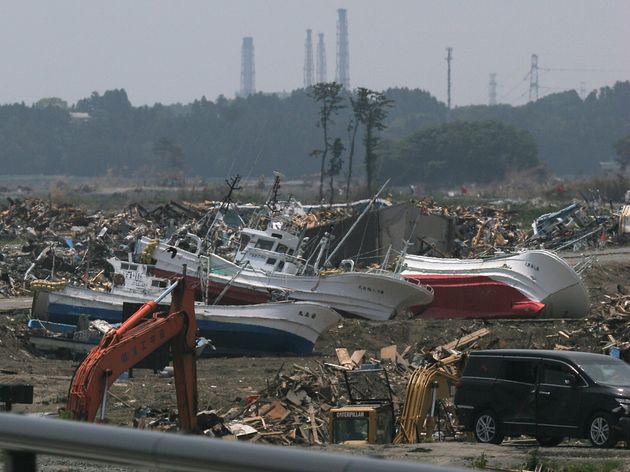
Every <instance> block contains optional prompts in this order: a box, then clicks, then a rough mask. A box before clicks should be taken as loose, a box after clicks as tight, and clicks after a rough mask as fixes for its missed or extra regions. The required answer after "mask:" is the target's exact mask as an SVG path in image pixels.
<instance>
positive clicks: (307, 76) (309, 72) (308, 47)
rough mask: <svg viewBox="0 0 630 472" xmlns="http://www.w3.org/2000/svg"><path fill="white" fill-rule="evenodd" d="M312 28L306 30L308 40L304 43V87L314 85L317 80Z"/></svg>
mask: <svg viewBox="0 0 630 472" xmlns="http://www.w3.org/2000/svg"><path fill="white" fill-rule="evenodd" d="M311 33H312V30H310V29H307V30H306V42H305V43H304V88H309V87H312V86H313V83H314V82H315V70H314V68H313V41H312V39H311Z"/></svg>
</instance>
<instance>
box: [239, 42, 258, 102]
mask: <svg viewBox="0 0 630 472" xmlns="http://www.w3.org/2000/svg"><path fill="white" fill-rule="evenodd" d="M255 93H256V71H255V69H254V38H252V37H251V36H248V37H245V38H243V47H242V49H241V96H242V97H247V96H249V95H253V94H255Z"/></svg>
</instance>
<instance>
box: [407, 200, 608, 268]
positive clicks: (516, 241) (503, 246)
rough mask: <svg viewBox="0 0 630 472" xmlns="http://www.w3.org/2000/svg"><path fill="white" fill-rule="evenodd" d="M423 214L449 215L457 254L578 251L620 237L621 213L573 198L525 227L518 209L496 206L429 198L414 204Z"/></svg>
mask: <svg viewBox="0 0 630 472" xmlns="http://www.w3.org/2000/svg"><path fill="white" fill-rule="evenodd" d="M416 205H417V206H418V208H420V211H421V212H422V213H423V214H427V215H442V216H449V217H451V218H453V219H454V221H455V234H454V243H455V245H454V246H455V249H454V256H455V257H463V258H466V257H475V256H483V255H487V254H492V253H494V252H498V251H502V252H513V251H518V250H522V249H550V250H564V249H571V250H574V251H577V250H583V249H587V248H594V247H601V246H602V245H603V244H609V243H610V242H611V241H613V240H615V239H617V236H618V234H617V233H618V226H619V212H616V211H613V209H612V207H611V208H604V207H602V206H592V205H586V206H584V205H581V204H579V203H572V204H571V205H569V206H567V207H566V208H563V209H561V210H559V211H556V212H552V213H545V214H543V215H541V216H539V217H538V218H536V219H535V220H534V221H533V222H532V228H531V229H529V228H527V229H522V228H520V226H519V225H517V224H516V223H514V221H513V220H514V219H515V216H516V212H515V211H513V210H512V211H509V210H506V209H504V208H495V207H494V206H477V207H463V206H455V207H447V206H440V205H437V204H436V203H435V201H434V200H433V199H430V198H427V199H424V200H421V201H419V202H417V204H416Z"/></svg>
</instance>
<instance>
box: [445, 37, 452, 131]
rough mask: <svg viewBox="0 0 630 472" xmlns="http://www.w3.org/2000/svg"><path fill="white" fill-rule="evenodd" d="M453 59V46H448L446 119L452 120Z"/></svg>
mask: <svg viewBox="0 0 630 472" xmlns="http://www.w3.org/2000/svg"><path fill="white" fill-rule="evenodd" d="M452 60H453V48H446V64H447V65H448V67H447V73H446V106H447V110H446V121H451V61H452Z"/></svg>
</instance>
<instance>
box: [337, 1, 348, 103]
mask: <svg viewBox="0 0 630 472" xmlns="http://www.w3.org/2000/svg"><path fill="white" fill-rule="evenodd" d="M337 14H338V19H337V73H336V76H335V82H337V83H338V84H341V85H343V87H344V88H346V89H347V90H349V89H350V47H349V46H348V12H347V11H346V9H345V8H340V9H339V10H337Z"/></svg>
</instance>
